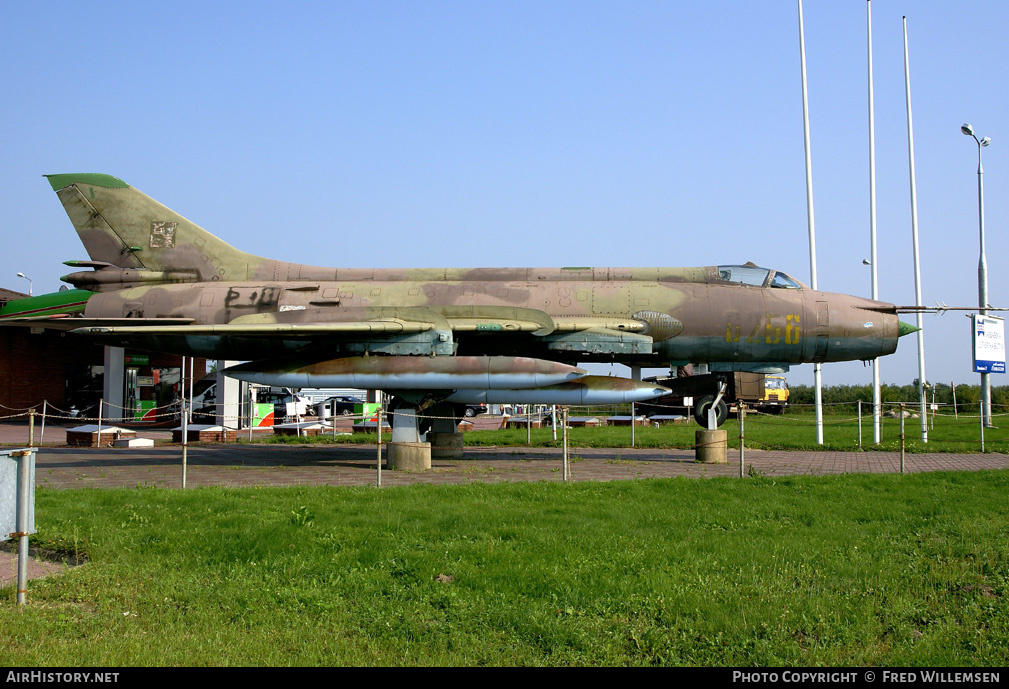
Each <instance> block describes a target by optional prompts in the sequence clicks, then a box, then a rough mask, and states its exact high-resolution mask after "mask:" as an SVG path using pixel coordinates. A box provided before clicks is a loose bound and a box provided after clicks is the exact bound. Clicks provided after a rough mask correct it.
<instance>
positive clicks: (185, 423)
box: [182, 397, 189, 488]
mask: <svg viewBox="0 0 1009 689" xmlns="http://www.w3.org/2000/svg"><path fill="white" fill-rule="evenodd" d="M188 452H189V414H188V410H187V409H186V398H185V397H183V398H182V487H183V488H185V487H186V464H187V460H188V456H187V455H188Z"/></svg>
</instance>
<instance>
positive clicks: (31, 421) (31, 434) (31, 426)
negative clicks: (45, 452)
mask: <svg viewBox="0 0 1009 689" xmlns="http://www.w3.org/2000/svg"><path fill="white" fill-rule="evenodd" d="M28 447H35V410H34V409H29V410H28Z"/></svg>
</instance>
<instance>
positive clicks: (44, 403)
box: [39, 400, 47, 445]
mask: <svg viewBox="0 0 1009 689" xmlns="http://www.w3.org/2000/svg"><path fill="white" fill-rule="evenodd" d="M46 409H47V401H46V400H42V432H41V433H39V445H41V444H42V442H43V439H44V438H45V437H46Z"/></svg>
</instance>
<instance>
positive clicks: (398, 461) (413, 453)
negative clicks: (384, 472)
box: [386, 443, 431, 471]
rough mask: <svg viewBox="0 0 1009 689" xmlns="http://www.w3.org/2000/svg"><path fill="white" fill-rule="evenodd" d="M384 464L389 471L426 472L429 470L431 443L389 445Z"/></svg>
mask: <svg viewBox="0 0 1009 689" xmlns="http://www.w3.org/2000/svg"><path fill="white" fill-rule="evenodd" d="M386 463H387V465H388V467H389V468H390V469H400V470H403V471H426V470H427V469H430V468H431V443H389V444H388V445H386Z"/></svg>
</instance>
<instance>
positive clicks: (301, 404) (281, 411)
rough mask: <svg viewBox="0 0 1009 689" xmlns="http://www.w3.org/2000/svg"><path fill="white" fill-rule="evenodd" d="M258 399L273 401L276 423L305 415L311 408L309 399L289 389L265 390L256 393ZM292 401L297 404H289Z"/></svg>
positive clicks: (259, 400)
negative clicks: (292, 405)
mask: <svg viewBox="0 0 1009 689" xmlns="http://www.w3.org/2000/svg"><path fill="white" fill-rule="evenodd" d="M256 401H257V402H263V403H271V402H272V403H273V420H274V423H283V422H284V421H286V420H288V419H293V418H295V417H297V416H305V415H306V414H307V413H308V408H309V404H308V400H307V399H305V398H304V397H302V396H301V395H298V394H296V393H292V392H291V391H289V390H284V391H278V390H263V391H260V392H258V393H257V394H256ZM291 403H294V405H295V406H294V407H293V408H291V407H289V406H288V405H290V404H291ZM292 412H293V413H292Z"/></svg>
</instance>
